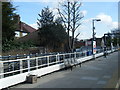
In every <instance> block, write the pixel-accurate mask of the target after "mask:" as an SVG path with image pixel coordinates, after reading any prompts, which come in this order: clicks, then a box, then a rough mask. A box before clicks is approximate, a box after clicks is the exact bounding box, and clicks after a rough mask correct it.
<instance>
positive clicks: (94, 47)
mask: <svg viewBox="0 0 120 90" xmlns="http://www.w3.org/2000/svg"><path fill="white" fill-rule="evenodd" d="M93 54H96V41H93Z"/></svg>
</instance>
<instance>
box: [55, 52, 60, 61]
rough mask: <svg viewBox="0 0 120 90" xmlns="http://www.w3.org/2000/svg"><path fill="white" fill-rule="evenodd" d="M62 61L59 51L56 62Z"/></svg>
mask: <svg viewBox="0 0 120 90" xmlns="http://www.w3.org/2000/svg"><path fill="white" fill-rule="evenodd" d="M57 61H58V62H60V55H59V53H58V54H57V55H56V62H57Z"/></svg>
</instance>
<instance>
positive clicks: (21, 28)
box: [16, 21, 36, 33]
mask: <svg viewBox="0 0 120 90" xmlns="http://www.w3.org/2000/svg"><path fill="white" fill-rule="evenodd" d="M16 31H21V32H26V33H32V32H34V31H36V29H35V28H33V27H31V26H30V25H28V24H26V23H24V22H21V21H20V23H19V28H18V29H17V30H16Z"/></svg>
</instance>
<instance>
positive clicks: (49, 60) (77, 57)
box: [0, 50, 115, 89]
mask: <svg viewBox="0 0 120 90" xmlns="http://www.w3.org/2000/svg"><path fill="white" fill-rule="evenodd" d="M113 51H115V50H113ZM108 53H111V51H108ZM102 55H103V52H102V51H101V50H98V51H97V54H96V55H95V57H99V56H102ZM92 58H93V56H92V55H90V56H87V52H86V51H85V52H75V53H66V54H56V55H48V56H40V57H33V58H30V57H29V56H28V57H27V58H24V59H16V60H7V61H0V89H2V88H6V87H9V86H12V85H15V84H18V83H21V82H24V81H25V80H26V76H27V75H30V74H32V75H37V76H38V77H40V76H42V75H45V74H48V73H51V72H54V71H57V70H60V69H62V68H65V63H66V61H69V62H71V63H74V64H75V63H76V61H77V62H79V63H82V62H84V61H87V60H90V59H92Z"/></svg>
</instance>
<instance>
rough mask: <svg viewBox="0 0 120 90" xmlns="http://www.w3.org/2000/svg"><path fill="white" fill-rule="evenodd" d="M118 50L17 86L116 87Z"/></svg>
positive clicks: (13, 87) (16, 86)
mask: <svg viewBox="0 0 120 90" xmlns="http://www.w3.org/2000/svg"><path fill="white" fill-rule="evenodd" d="M119 56H120V55H119V53H118V52H114V53H112V54H110V55H108V56H107V57H106V58H105V57H99V58H96V59H95V60H91V61H88V62H85V63H83V64H82V66H81V67H80V66H77V67H74V68H73V70H72V71H71V70H70V69H68V70H61V71H58V72H54V73H51V74H48V75H46V76H43V77H40V78H38V80H37V83H34V84H28V83H21V84H18V85H15V86H12V87H10V89H15V88H115V87H116V84H117V82H118V79H119V78H118V60H119V59H118V57H119Z"/></svg>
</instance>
